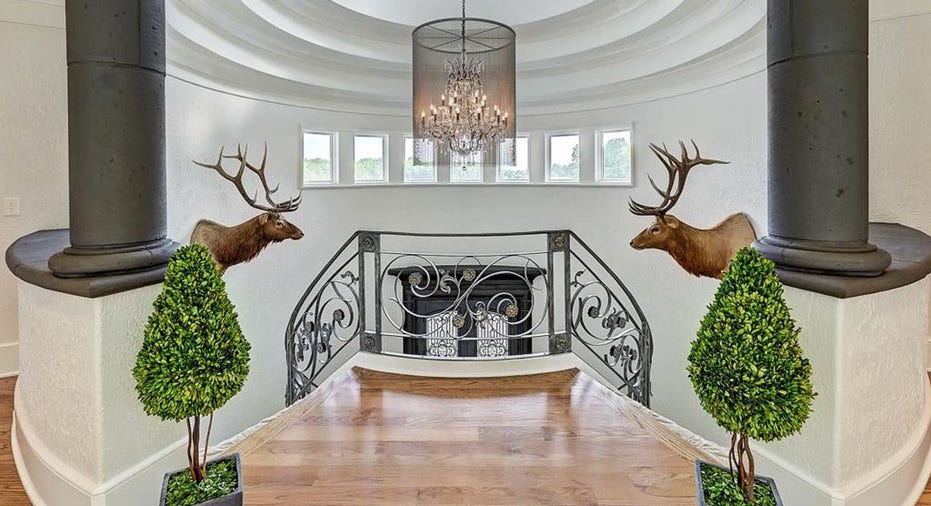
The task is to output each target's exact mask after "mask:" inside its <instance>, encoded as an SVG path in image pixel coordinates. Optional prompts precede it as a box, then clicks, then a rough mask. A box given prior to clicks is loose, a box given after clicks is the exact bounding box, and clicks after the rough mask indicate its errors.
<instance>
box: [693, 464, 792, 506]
mask: <svg viewBox="0 0 931 506" xmlns="http://www.w3.org/2000/svg"><path fill="white" fill-rule="evenodd" d="M701 481H702V486H703V487H704V490H705V502H706V503H707V504H708V506H776V497H775V496H773V491H772V490H771V489H770V488H769V485H767V484H766V483H764V482H762V481H759V480H757V481H756V483H754V487H753V488H754V500H755V501H756V502H753V503H751V502H750V501H748V500H747V498H746V497H744V493H743V490H742V489H741V488H740V486H738V485H737V480H736V479H734V475H733V474H731V473H730V471H728V470H726V469H718V468H717V467H713V466H701Z"/></svg>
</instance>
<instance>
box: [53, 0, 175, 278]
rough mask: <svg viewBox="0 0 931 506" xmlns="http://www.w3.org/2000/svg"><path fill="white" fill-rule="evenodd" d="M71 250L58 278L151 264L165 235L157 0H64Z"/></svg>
mask: <svg viewBox="0 0 931 506" xmlns="http://www.w3.org/2000/svg"><path fill="white" fill-rule="evenodd" d="M66 25H67V33H66V36H67V43H68V154H69V195H70V213H71V214H70V237H71V247H69V248H66V249H65V251H63V252H62V253H60V254H58V255H54V256H53V257H52V258H51V259H50V260H49V267H50V268H51V269H52V271H53V272H55V274H56V275H60V276H85V275H100V274H112V273H120V272H127V271H137V270H140V269H147V268H156V267H158V266H161V265H163V264H164V263H165V262H166V261H167V256H168V255H169V254H170V252H171V250H172V243H171V241H169V240H167V239H166V226H167V222H166V205H165V201H166V188H165V5H164V0H82V1H76V0H68V1H67V3H66Z"/></svg>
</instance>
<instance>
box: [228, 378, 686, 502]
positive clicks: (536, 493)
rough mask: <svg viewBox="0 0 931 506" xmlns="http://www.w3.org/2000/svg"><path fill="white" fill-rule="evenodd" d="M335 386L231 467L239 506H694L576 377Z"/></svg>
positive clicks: (361, 381)
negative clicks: (241, 484) (241, 496)
mask: <svg viewBox="0 0 931 506" xmlns="http://www.w3.org/2000/svg"><path fill="white" fill-rule="evenodd" d="M347 374H349V375H351V378H350V379H351V381H346V382H343V384H342V385H341V387H340V389H339V390H337V391H335V392H333V394H332V395H330V396H329V397H328V398H327V399H326V400H324V401H323V402H321V403H319V404H318V405H316V406H315V407H314V408H313V409H312V410H309V411H307V412H305V413H304V414H303V415H302V416H301V417H300V418H299V419H298V420H296V421H293V422H292V423H291V424H290V425H288V426H287V427H284V428H283V429H281V430H280V432H278V433H277V434H275V435H273V436H272V437H271V438H269V439H267V440H266V441H265V442H264V443H263V444H261V445H259V446H258V447H255V448H253V449H251V451H249V452H247V453H246V454H245V455H243V474H244V479H245V485H246V501H245V502H246V504H249V505H279V504H281V505H283V504H327V505H329V504H332V505H349V504H353V505H355V504H359V505H375V504H391V505H401V504H411V505H425V504H441V505H453V504H474V505H484V504H489V505H490V504H494V505H508V504H514V505H531V504H548V505H581V504H586V505H588V504H592V505H594V504H602V505H624V506H635V505H636V506H651V505H693V504H695V485H694V479H693V476H692V462H691V461H689V460H688V459H686V458H683V457H681V456H680V455H678V454H677V453H675V452H674V451H672V450H671V449H670V448H668V447H667V446H666V445H664V444H663V443H662V442H661V441H660V440H659V439H657V438H656V437H655V436H654V435H653V434H652V433H651V432H649V431H648V430H646V429H645V428H644V427H642V426H641V425H640V424H639V423H638V422H637V421H636V420H634V419H632V418H629V417H627V416H625V415H623V414H622V413H621V412H620V411H619V410H618V408H617V406H616V405H613V404H611V403H609V402H605V399H604V397H603V395H604V394H605V392H606V389H605V388H604V387H603V386H601V385H600V384H598V383H597V382H595V381H594V380H592V379H591V378H589V377H587V376H586V375H584V374H582V373H580V372H578V371H575V370H573V371H564V372H558V373H550V374H539V375H533V376H520V377H510V378H482V379H441V378H416V377H410V376H400V375H393V374H386V373H378V372H373V371H367V370H363V369H353V370H352V371H351V372H349V373H347Z"/></svg>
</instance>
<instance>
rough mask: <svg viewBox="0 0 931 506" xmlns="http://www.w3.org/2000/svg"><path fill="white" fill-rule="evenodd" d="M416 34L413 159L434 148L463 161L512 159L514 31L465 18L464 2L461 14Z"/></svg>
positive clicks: (498, 24)
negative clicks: (483, 157) (486, 158)
mask: <svg viewBox="0 0 931 506" xmlns="http://www.w3.org/2000/svg"><path fill="white" fill-rule="evenodd" d="M453 21H455V22H457V24H458V26H456V27H455V28H458V30H455V28H453V29H451V28H452V26H451V25H452V22H453ZM456 31H458V34H457V33H456ZM413 37H414V107H415V116H414V118H415V119H414V137H415V143H416V149H415V158H419V159H421V160H423V159H428V158H431V155H432V154H433V151H434V149H435V150H436V152H438V153H439V154H440V155H441V156H444V155H445V156H454V157H456V158H458V160H459V161H464V160H472V161H474V160H476V159H477V158H478V157H479V156H481V155H485V154H492V155H495V154H496V155H497V156H498V158H499V160H501V161H504V162H505V163H507V161H508V160H513V157H514V153H513V146H514V137H515V133H516V129H515V128H514V118H513V111H514V102H515V100H514V98H515V92H514V60H515V58H514V31H513V30H512V29H511V28H509V27H507V26H505V25H502V24H500V23H497V22H494V21H487V20H479V19H472V18H467V17H466V10H465V0H463V2H462V18H460V19H444V20H437V21H431V22H430V23H427V24H425V25H421V26H420V27H418V28H417V29H416V30H414V34H413ZM440 57H442V62H443V63H442V67H439V65H438V64H439V58H440ZM439 68H442V71H443V73H442V81H443V85H442V88H440V89H439V90H437V89H436V88H439V86H438V85H439V84H440V82H439V81H440V76H439V75H437V73H438V70H439ZM483 78H484V80H485V82H484V83H483ZM431 92H432V95H431ZM428 100H429V102H428Z"/></svg>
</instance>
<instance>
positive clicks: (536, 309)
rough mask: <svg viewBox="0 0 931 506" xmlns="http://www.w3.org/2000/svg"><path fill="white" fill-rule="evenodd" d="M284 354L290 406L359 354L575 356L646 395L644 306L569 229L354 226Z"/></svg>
mask: <svg viewBox="0 0 931 506" xmlns="http://www.w3.org/2000/svg"><path fill="white" fill-rule="evenodd" d="M464 251H465V253H464ZM356 343H357V344H356ZM285 352H286V355H287V357H286V358H287V366H288V382H287V391H286V402H287V404H288V405H290V404H292V403H294V402H295V401H297V400H298V399H300V398H302V397H304V396H305V395H307V394H308V393H310V392H311V391H313V389H315V388H316V387H317V386H318V385H319V384H320V382H321V381H322V379H324V378H325V377H326V376H327V375H328V374H329V373H331V372H332V371H333V370H335V369H336V368H337V367H338V366H339V364H342V363H344V362H345V360H347V359H348V358H349V357H350V356H351V355H353V354H355V353H358V352H363V353H377V354H386V355H402V356H408V357H413V358H422V359H431V360H509V359H514V358H528V357H539V356H545V355H555V354H561V353H572V352H574V353H576V354H577V355H579V356H580V357H581V358H582V359H583V360H585V361H586V362H588V363H589V364H590V365H591V366H592V367H594V368H595V369H596V370H598V371H599V373H602V374H603V375H606V376H612V377H613V378H614V380H616V381H614V382H615V383H616V386H617V388H618V389H619V390H621V391H622V392H623V393H625V394H626V395H628V396H629V397H631V398H633V399H635V400H637V401H638V402H640V403H642V404H644V405H646V406H649V401H650V364H651V358H652V354H653V339H652V336H651V333H650V327H649V324H648V323H647V320H646V318H645V317H644V315H643V311H642V310H641V309H640V306H639V305H638V304H637V301H636V300H635V299H634V297H633V295H632V294H631V293H630V291H629V290H628V289H627V287H626V286H625V285H624V283H623V282H622V281H621V280H620V278H619V277H618V276H617V274H616V273H615V272H614V271H613V270H612V269H611V268H609V267H608V265H607V264H606V263H605V262H604V261H603V260H602V259H601V258H600V257H599V256H598V255H596V254H595V252H594V251H592V249H591V248H590V247H589V246H588V245H587V244H585V242H584V241H582V240H581V239H580V238H579V237H578V236H577V235H575V233H573V232H572V231H569V230H551V231H538V232H524V233H488V234H416V233H400V232H373V231H359V232H356V233H355V234H353V235H352V237H350V238H349V240H347V241H346V243H345V244H343V246H342V247H341V248H340V249H339V250H338V251H337V252H336V254H335V255H333V257H332V258H331V259H330V261H329V262H328V263H327V264H326V266H325V267H324V268H323V270H321V271H320V273H319V274H317V276H316V277H315V278H314V280H313V282H312V283H311V284H310V286H309V287H308V288H307V290H306V291H305V292H304V294H303V296H302V297H301V299H300V301H299V302H298V304H297V306H296V307H295V308H294V311H293V313H292V314H291V320H290V322H289V324H288V328H287V331H286V332H285ZM464 355H468V356H464Z"/></svg>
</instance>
